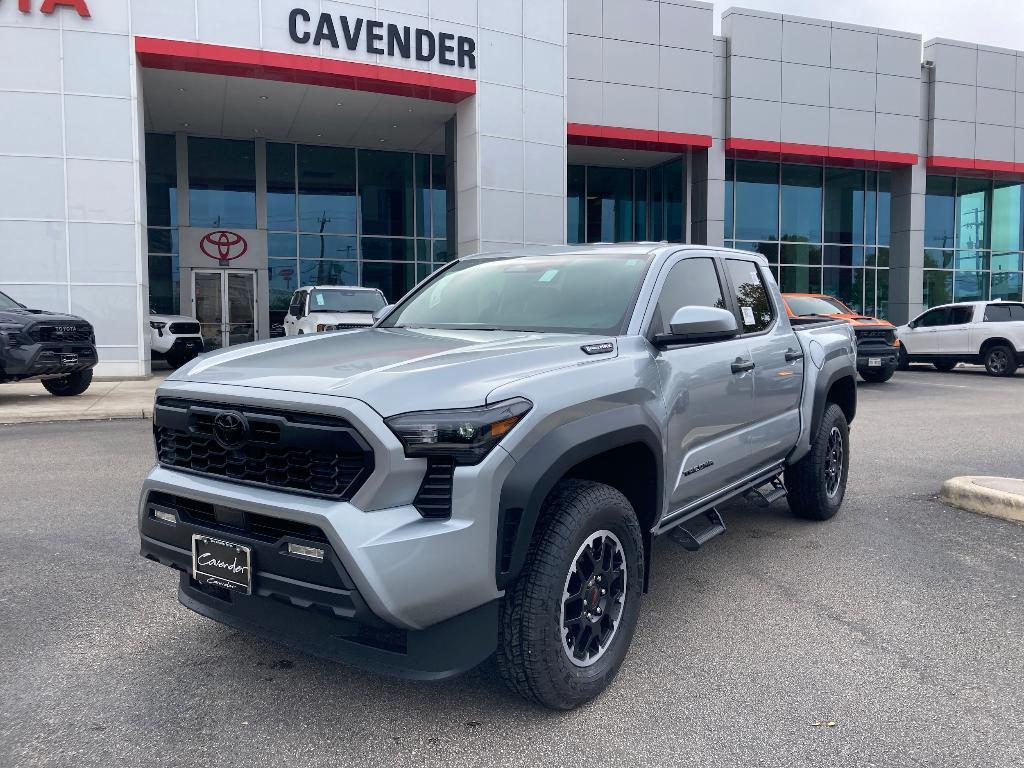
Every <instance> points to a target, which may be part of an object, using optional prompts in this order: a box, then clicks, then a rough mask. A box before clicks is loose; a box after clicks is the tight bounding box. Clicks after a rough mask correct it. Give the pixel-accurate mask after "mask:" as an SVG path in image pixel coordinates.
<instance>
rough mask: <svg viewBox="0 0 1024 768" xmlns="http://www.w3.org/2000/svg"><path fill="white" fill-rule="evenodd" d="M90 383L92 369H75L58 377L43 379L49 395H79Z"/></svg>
mask: <svg viewBox="0 0 1024 768" xmlns="http://www.w3.org/2000/svg"><path fill="white" fill-rule="evenodd" d="M90 384H92V369H91V368H90V369H89V370H87V371H77V372H75V373H69V374H68V375H67V376H61V377H60V378H59V379H43V386H44V387H46V391H47V392H49V393H50V394H51V395H56V396H57V397H74V396H75V395H80V394H82V393H83V392H85V390H87V389H88V388H89V385H90Z"/></svg>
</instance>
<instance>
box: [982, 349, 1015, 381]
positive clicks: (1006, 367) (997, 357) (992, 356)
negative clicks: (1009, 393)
mask: <svg viewBox="0 0 1024 768" xmlns="http://www.w3.org/2000/svg"><path fill="white" fill-rule="evenodd" d="M985 370H986V371H988V372H989V374H990V375H992V376H1013V374H1015V373H1016V372H1017V355H1016V354H1015V353H1014V351H1013V350H1012V349H1011V348H1010V347H1008V346H1006V345H1005V344H996V345H995V346H992V347H989V349H988V351H987V352H985Z"/></svg>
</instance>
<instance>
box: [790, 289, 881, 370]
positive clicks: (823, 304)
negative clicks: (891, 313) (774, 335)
mask: <svg viewBox="0 0 1024 768" xmlns="http://www.w3.org/2000/svg"><path fill="white" fill-rule="evenodd" d="M782 300H783V301H784V302H785V303H786V312H787V313H788V314H789V316H790V317H791V318H792V317H834V318H836V319H837V320H843V321H845V322H847V323H849V324H850V325H851V326H852V327H853V332H854V333H855V334H856V335H857V372H858V373H860V376H861V378H862V379H864V381H870V382H883V381H888V380H889V379H891V378H892V375H893V374H894V373H895V372H896V368H897V367H898V366H899V349H900V342H899V339H897V338H896V326H894V325H893V324H892V323H890V322H888V321H887V320H881V319H879V318H877V317H869V316H867V315H863V314H861V313H860V312H854V311H853V310H852V309H850V308H849V307H848V306H846V305H845V304H843V302H841V301H839V299H837V298H835V297H833V296H828V295H827V294H824V293H784V294H782Z"/></svg>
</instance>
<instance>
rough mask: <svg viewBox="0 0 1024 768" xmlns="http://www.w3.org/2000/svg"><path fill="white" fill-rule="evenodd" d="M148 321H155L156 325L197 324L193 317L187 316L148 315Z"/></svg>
mask: <svg viewBox="0 0 1024 768" xmlns="http://www.w3.org/2000/svg"><path fill="white" fill-rule="evenodd" d="M149 319H150V320H155V321H156V322H158V323H197V322H199V321H198V320H196V319H195V318H194V317H189V316H188V315H157V314H150V316H149Z"/></svg>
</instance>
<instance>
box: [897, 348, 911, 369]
mask: <svg viewBox="0 0 1024 768" xmlns="http://www.w3.org/2000/svg"><path fill="white" fill-rule="evenodd" d="M897 359H898V360H899V362H898V363H897V364H896V367H897V368H899V369H900V370H901V371H909V370H910V355H908V354H907V348H906V346H904V345H903V344H901V345H900V351H899V354H898V356H897Z"/></svg>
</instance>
